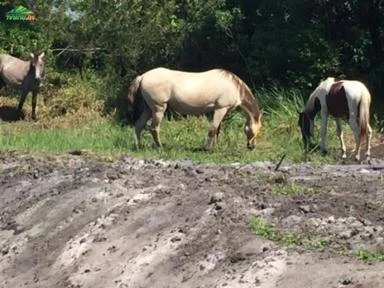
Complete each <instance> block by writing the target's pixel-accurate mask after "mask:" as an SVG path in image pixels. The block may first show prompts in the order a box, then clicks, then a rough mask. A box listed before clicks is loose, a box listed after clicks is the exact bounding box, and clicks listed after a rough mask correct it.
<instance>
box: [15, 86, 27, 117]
mask: <svg viewBox="0 0 384 288" xmlns="http://www.w3.org/2000/svg"><path fill="white" fill-rule="evenodd" d="M27 94H28V91H21V96H20V101H19V105H18V106H17V110H19V112H21V110H22V109H23V106H24V102H25V98H27Z"/></svg>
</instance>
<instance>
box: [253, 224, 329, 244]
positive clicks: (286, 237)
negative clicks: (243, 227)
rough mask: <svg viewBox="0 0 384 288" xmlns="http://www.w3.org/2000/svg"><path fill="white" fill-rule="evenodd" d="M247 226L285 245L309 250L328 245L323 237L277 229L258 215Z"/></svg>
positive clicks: (260, 234)
mask: <svg viewBox="0 0 384 288" xmlns="http://www.w3.org/2000/svg"><path fill="white" fill-rule="evenodd" d="M249 226H250V229H251V230H252V231H253V232H254V233H255V234H256V235H258V236H261V237H263V238H266V239H268V240H271V241H274V242H278V243H280V244H283V245H285V246H300V247H304V248H306V249H309V250H321V249H324V248H325V247H326V246H327V245H328V242H327V241H326V240H324V239H312V238H311V237H310V236H305V235H300V234H297V233H289V232H281V231H278V230H277V229H276V228H275V227H273V226H272V225H271V224H269V223H267V222H265V221H264V220H262V219H261V218H259V217H256V218H254V219H253V220H252V221H251V223H250V225H249Z"/></svg>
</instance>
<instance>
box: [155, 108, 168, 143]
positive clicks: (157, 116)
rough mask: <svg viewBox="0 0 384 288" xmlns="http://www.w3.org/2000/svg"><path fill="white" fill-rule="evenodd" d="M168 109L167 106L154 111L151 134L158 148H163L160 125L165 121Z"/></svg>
mask: <svg viewBox="0 0 384 288" xmlns="http://www.w3.org/2000/svg"><path fill="white" fill-rule="evenodd" d="M166 108H167V107H166V106H155V107H154V110H153V111H152V127H151V133H152V137H153V140H154V141H155V144H156V146H157V147H158V148H160V147H161V146H162V145H161V141H160V123H161V120H163V117H164V112H165V110H166Z"/></svg>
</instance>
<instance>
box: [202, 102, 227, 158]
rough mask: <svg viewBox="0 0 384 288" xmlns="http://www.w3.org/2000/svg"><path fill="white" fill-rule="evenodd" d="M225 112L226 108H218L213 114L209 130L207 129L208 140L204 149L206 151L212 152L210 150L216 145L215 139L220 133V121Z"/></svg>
mask: <svg viewBox="0 0 384 288" xmlns="http://www.w3.org/2000/svg"><path fill="white" fill-rule="evenodd" d="M227 112H228V108H220V109H217V110H215V112H214V113H213V121H212V125H211V128H209V131H208V139H207V143H206V145H205V148H204V149H205V150H206V151H210V150H212V148H213V147H214V146H215V145H216V142H217V137H218V135H219V132H220V124H221V121H223V119H224V117H225V115H226V114H227Z"/></svg>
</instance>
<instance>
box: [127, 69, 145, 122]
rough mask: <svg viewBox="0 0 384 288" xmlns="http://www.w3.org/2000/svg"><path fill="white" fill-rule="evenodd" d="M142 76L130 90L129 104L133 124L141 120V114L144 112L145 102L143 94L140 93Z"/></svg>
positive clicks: (133, 82) (134, 82) (137, 78)
mask: <svg viewBox="0 0 384 288" xmlns="http://www.w3.org/2000/svg"><path fill="white" fill-rule="evenodd" d="M141 80H142V76H141V75H139V76H137V77H136V78H135V79H134V80H133V81H132V82H131V85H130V86H129V89H128V104H129V109H128V110H130V111H131V113H132V121H133V124H134V123H135V122H136V121H137V120H138V119H139V117H140V115H141V112H142V111H143V108H144V105H145V101H144V98H143V96H142V95H141V93H138V91H139V89H140V85H141Z"/></svg>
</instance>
